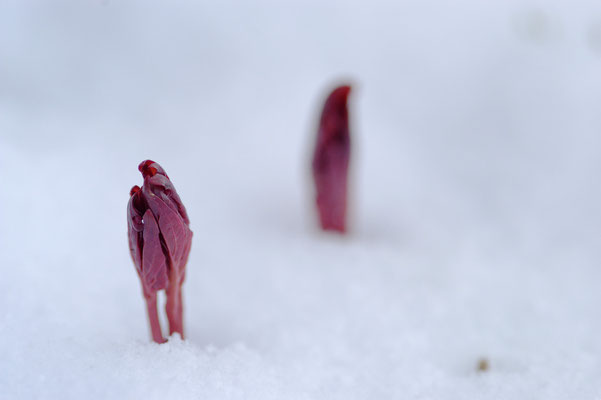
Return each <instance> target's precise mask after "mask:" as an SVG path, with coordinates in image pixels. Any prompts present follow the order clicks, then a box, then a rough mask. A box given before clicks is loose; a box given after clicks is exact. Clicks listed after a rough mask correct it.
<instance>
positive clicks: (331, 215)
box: [312, 86, 351, 233]
mask: <svg viewBox="0 0 601 400" xmlns="http://www.w3.org/2000/svg"><path fill="white" fill-rule="evenodd" d="M350 91H351V87H350V86H340V87H338V88H336V89H334V91H333V92H332V93H331V94H330V95H329V96H328V98H327V100H326V102H325V104H324V107H323V111H322V114H321V119H320V121H319V130H318V132H317V143H316V145H315V153H314V155H313V164H312V167H313V179H314V181H315V189H316V203H317V210H318V212H319V219H320V222H321V228H322V229H323V230H333V231H338V232H340V233H344V232H346V208H347V186H348V167H349V158H350V152H351V142H350V136H349V122H348V110H347V106H346V103H347V98H348V95H349V92H350Z"/></svg>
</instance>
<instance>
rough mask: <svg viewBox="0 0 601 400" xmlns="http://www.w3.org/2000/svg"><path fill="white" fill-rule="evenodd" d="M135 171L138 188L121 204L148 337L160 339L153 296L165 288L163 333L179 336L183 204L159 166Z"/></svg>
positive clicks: (186, 234)
mask: <svg viewBox="0 0 601 400" xmlns="http://www.w3.org/2000/svg"><path fill="white" fill-rule="evenodd" d="M138 169H139V170H140V172H141V173H142V176H143V177H144V184H143V185H142V187H138V186H134V187H133V188H132V189H131V191H130V199H129V203H128V205H127V225H128V237H129V250H130V252H131V257H132V260H133V262H134V265H135V266H136V270H137V272H138V276H139V278H140V281H141V283H142V291H143V293H144V298H145V300H146V305H147V310H148V319H149V322H150V329H151V333H152V338H153V340H154V341H155V342H157V343H164V342H165V338H164V337H163V335H162V333H161V327H160V324H159V318H158V312H157V300H156V294H157V292H158V291H159V290H165V291H166V292H167V303H166V306H165V309H166V312H167V320H168V322H169V334H173V333H174V332H177V333H179V334H180V335H181V337H182V338H183V337H184V328H183V305H182V295H181V288H182V284H183V283H184V279H185V275H186V262H187V261H188V255H189V254H190V246H191V244H192V231H191V230H190V228H189V225H190V221H189V219H188V214H187V213H186V208H185V207H184V205H183V204H182V202H181V200H180V198H179V196H178V194H177V192H176V191H175V187H174V186H173V184H172V183H171V181H170V180H169V177H168V176H167V174H166V173H165V171H164V170H163V168H162V167H161V166H160V165H159V164H157V163H155V162H154V161H151V160H146V161H143V162H142V163H141V164H140V165H139V167H138Z"/></svg>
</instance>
